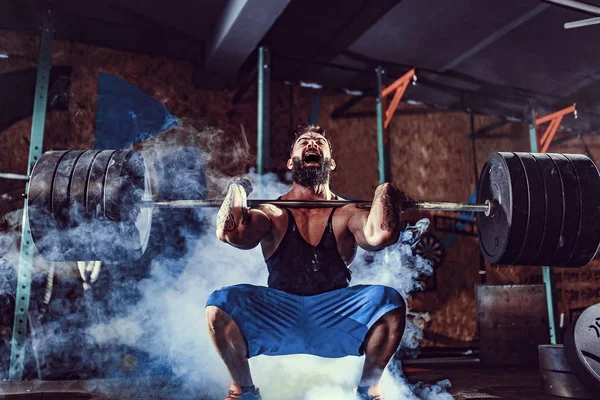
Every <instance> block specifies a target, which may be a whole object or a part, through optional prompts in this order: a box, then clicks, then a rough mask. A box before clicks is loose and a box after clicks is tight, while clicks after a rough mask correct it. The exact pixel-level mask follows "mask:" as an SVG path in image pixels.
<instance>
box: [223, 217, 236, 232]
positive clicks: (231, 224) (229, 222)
mask: <svg viewBox="0 0 600 400" xmlns="http://www.w3.org/2000/svg"><path fill="white" fill-rule="evenodd" d="M223 230H224V231H225V232H233V231H235V218H233V215H232V214H229V215H228V216H227V219H226V220H225V225H223Z"/></svg>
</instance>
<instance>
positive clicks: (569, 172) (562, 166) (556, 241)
mask: <svg viewBox="0 0 600 400" xmlns="http://www.w3.org/2000/svg"><path fill="white" fill-rule="evenodd" d="M477 197H478V203H484V202H485V201H486V200H491V201H492V202H493V206H494V208H493V211H492V213H491V214H490V215H489V216H485V215H483V214H480V215H478V216H477V224H478V228H479V229H478V232H479V241H480V244H481V250H482V252H483V255H484V257H485V258H486V260H488V261H489V262H490V263H493V264H510V265H548V266H562V267H581V266H584V265H586V264H587V263H589V262H590V261H591V259H592V258H593V257H594V255H595V254H596V252H597V250H598V246H599V244H600V226H599V225H598V224H597V223H596V221H598V220H599V218H600V175H599V174H598V169H597V167H596V165H595V164H594V163H593V161H592V160H591V159H589V158H588V157H585V156H583V155H578V154H567V155H563V154H536V153H495V154H493V155H492V156H491V157H490V158H489V159H488V161H487V162H486V164H485V165H484V168H483V171H482V174H481V179H480V185H479V190H478V194H477Z"/></svg>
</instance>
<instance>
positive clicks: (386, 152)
mask: <svg viewBox="0 0 600 400" xmlns="http://www.w3.org/2000/svg"><path fill="white" fill-rule="evenodd" d="M375 73H376V75H377V154H378V160H379V184H382V183H385V182H390V180H391V172H390V148H389V143H388V141H387V140H386V137H385V130H384V128H383V97H382V95H381V91H382V89H383V78H384V74H385V72H384V71H383V69H382V68H381V67H377V68H376V69H375Z"/></svg>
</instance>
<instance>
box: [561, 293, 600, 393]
mask: <svg viewBox="0 0 600 400" xmlns="http://www.w3.org/2000/svg"><path fill="white" fill-rule="evenodd" d="M564 346H565V357H566V359H567V362H568V363H569V366H570V367H571V370H572V371H573V373H574V374H575V375H576V376H577V378H578V379H579V381H580V382H581V383H582V384H583V385H585V387H586V388H588V390H589V391H590V392H592V393H598V392H600V304H596V305H594V306H591V307H589V308H587V309H586V310H585V311H584V312H583V313H582V314H581V315H580V316H579V318H578V319H577V321H576V322H575V323H573V324H571V325H570V326H569V328H568V329H567V332H566V334H565V345H564Z"/></svg>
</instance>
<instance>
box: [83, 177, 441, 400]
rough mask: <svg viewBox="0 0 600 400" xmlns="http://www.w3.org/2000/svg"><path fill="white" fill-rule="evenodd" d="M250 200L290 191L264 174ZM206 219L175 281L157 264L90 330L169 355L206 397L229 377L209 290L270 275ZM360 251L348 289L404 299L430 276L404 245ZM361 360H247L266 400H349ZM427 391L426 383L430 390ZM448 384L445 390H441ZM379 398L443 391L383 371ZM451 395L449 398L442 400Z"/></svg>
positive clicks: (163, 263) (254, 254)
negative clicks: (390, 292)
mask: <svg viewBox="0 0 600 400" xmlns="http://www.w3.org/2000/svg"><path fill="white" fill-rule="evenodd" d="M251 178H252V180H253V181H254V182H255V184H256V182H257V181H260V182H261V183H260V187H256V185H255V191H254V192H253V193H252V195H251V198H253V197H254V198H257V197H260V198H276V197H278V196H280V195H282V194H284V193H285V192H286V191H287V190H289V186H288V185H284V184H281V183H279V182H277V180H276V177H274V176H268V175H267V176H263V177H261V179H257V178H256V177H251ZM200 212H203V213H204V214H205V215H204V216H205V217H206V218H205V221H206V225H207V226H206V232H207V234H206V235H205V236H203V237H202V238H201V240H200V241H198V242H194V243H195V245H194V246H193V247H191V248H189V249H188V251H189V252H188V255H189V257H188V259H187V264H186V267H185V269H184V270H183V272H182V273H181V275H180V276H179V277H178V278H173V276H172V274H171V273H170V272H169V268H170V265H169V262H168V260H164V259H162V260H160V261H158V260H157V261H155V262H153V263H152V265H151V276H150V277H149V278H147V279H144V280H142V281H141V282H139V283H138V288H139V290H141V292H142V293H143V295H142V298H141V300H140V301H139V302H138V303H137V304H135V306H134V307H131V309H130V312H129V313H128V314H127V315H126V316H125V317H122V318H119V319H115V320H113V321H111V322H110V323H108V324H100V325H97V326H94V327H92V328H91V329H90V333H91V334H92V335H93V336H94V337H95V339H96V340H97V341H98V343H99V344H100V345H103V344H106V343H122V344H128V345H133V344H134V343H135V345H136V346H137V347H139V348H140V349H143V350H144V351H146V352H149V353H150V354H151V355H152V356H154V357H157V358H159V357H167V358H168V361H169V363H170V365H171V366H172V368H173V370H174V371H175V373H176V374H177V375H178V376H181V377H184V382H185V384H186V385H189V387H190V388H202V393H205V395H206V396H207V398H215V399H217V398H220V397H219V396H221V397H222V396H223V394H224V393H225V392H226V389H227V388H228V386H229V384H230V379H229V376H228V374H227V371H226V369H225V366H224V364H223V362H222V361H221V360H220V358H219V357H218V355H217V353H216V351H215V350H214V348H213V345H212V342H211V340H210V338H209V336H208V330H207V328H206V318H205V314H204V305H205V303H206V300H207V298H208V296H209V295H210V294H211V293H212V291H214V290H216V289H219V288H221V287H223V286H229V285H234V284H239V283H250V284H255V285H263V286H265V285H266V281H267V270H266V266H265V263H264V259H263V256H262V253H261V251H260V247H257V248H255V249H252V250H247V251H243V250H239V249H235V248H233V247H231V246H229V245H227V244H224V243H222V242H220V241H219V240H218V239H217V238H216V235H215V234H214V232H215V221H216V210H211V211H208V212H207V211H206V210H204V211H200ZM426 228H427V221H426V220H424V221H420V222H419V223H418V224H417V225H416V227H415V228H413V229H408V230H406V231H405V232H404V233H403V238H402V239H403V240H404V241H408V242H410V241H411V239H413V238H414V236H420V233H422V232H423V231H424V230H425V229H426ZM365 254H366V253H365V252H363V251H360V252H359V253H358V254H357V259H356V261H355V263H354V264H353V267H352V270H353V280H352V284H359V283H364V284H369V283H377V284H385V285H389V286H392V287H394V288H396V289H397V290H398V291H399V292H400V293H401V294H402V295H403V296H407V295H408V293H409V292H411V291H413V290H415V289H416V288H417V287H418V283H417V282H418V281H417V279H418V277H419V275H421V274H430V273H431V267H430V266H429V264H428V263H427V262H426V261H425V260H423V259H422V258H420V257H418V256H415V255H413V253H412V250H411V248H410V246H409V245H408V244H398V245H396V246H394V247H393V248H391V249H390V250H389V251H386V252H378V253H376V254H375V256H374V258H373V259H369V260H367V259H365ZM421 332H422V329H418V328H416V327H415V326H414V325H412V324H410V323H409V324H407V333H406V335H405V337H404V341H403V343H404V345H405V346H407V347H409V348H414V347H416V345H417V340H416V339H415V338H417V339H418V338H420V336H419V335H420V333H421ZM362 364H363V358H362V357H346V358H343V359H323V358H320V357H315V356H309V355H293V356H283V357H267V356H259V357H255V358H252V359H250V367H251V371H252V374H253V379H254V383H255V385H256V386H258V387H259V388H260V390H261V392H262V394H263V397H264V398H267V399H268V398H280V397H283V398H290V399H306V400H310V399H321V398H323V397H325V398H330V399H348V398H349V396H350V397H351V393H352V388H354V387H356V386H357V382H358V380H359V377H360V373H361V370H362ZM428 387H429V386H428ZM446 387H447V386H446ZM382 388H383V390H384V394H385V395H386V396H387V397H388V398H390V399H417V398H427V399H432V398H434V397H431V396H432V395H431V393H444V394H445V393H447V392H446V390H445V389H444V387H443V386H442V387H440V388H439V389H431V390H429V389H427V390H429V391H427V390H419V391H416V392H415V393H417V392H419V393H427V394H426V395H423V396H420V395H419V396H417V395H416V394H414V393H413V388H412V387H411V386H410V385H408V384H407V382H406V380H403V379H402V378H401V377H398V376H397V374H391V373H389V372H386V373H385V374H384V378H383V379H382ZM439 398H450V397H447V396H446V397H439Z"/></svg>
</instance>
